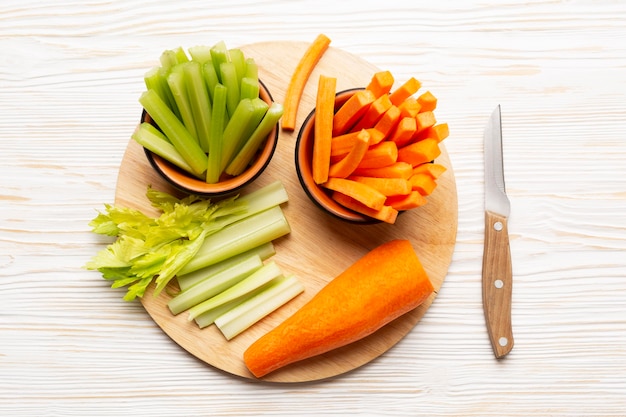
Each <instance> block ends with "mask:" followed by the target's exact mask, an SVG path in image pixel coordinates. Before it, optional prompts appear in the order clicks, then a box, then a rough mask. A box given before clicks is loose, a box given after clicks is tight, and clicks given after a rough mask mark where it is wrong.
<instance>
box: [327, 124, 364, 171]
mask: <svg viewBox="0 0 626 417" xmlns="http://www.w3.org/2000/svg"><path fill="white" fill-rule="evenodd" d="M369 142H370V134H369V133H367V130H365V129H363V130H361V131H360V132H359V134H358V136H357V137H356V140H355V142H354V145H353V146H352V149H351V150H350V152H349V153H348V154H347V155H346V156H345V157H344V158H343V159H341V160H340V161H339V162H336V163H334V164H332V165H331V166H330V169H329V171H328V176H329V177H335V178H346V177H347V176H349V175H350V174H352V172H353V171H354V170H355V169H356V167H357V166H358V165H359V163H360V162H361V160H362V159H363V156H364V155H365V152H366V151H367V149H368V147H369Z"/></svg>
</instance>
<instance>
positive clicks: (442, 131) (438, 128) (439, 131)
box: [413, 123, 450, 142]
mask: <svg viewBox="0 0 626 417" xmlns="http://www.w3.org/2000/svg"><path fill="white" fill-rule="evenodd" d="M449 135H450V129H449V128H448V124H447V123H440V124H438V125H434V126H431V127H429V128H427V129H424V130H422V131H420V132H415V134H414V135H413V141H414V142H417V141H418V140H422V139H426V138H432V139H437V141H438V142H441V141H442V140H444V139H445V138H447V137H448V136H449Z"/></svg>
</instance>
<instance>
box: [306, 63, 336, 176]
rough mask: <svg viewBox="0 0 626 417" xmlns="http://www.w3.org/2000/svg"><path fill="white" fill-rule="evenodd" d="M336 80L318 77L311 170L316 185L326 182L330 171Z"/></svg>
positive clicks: (323, 76)
mask: <svg viewBox="0 0 626 417" xmlns="http://www.w3.org/2000/svg"><path fill="white" fill-rule="evenodd" d="M336 85H337V79H336V78H334V77H327V76H325V75H320V78H319V82H318V87H317V96H316V99H315V101H316V103H315V107H316V110H315V126H314V135H315V136H314V140H313V161H312V167H311V170H312V171H313V180H314V181H315V182H316V183H317V184H321V183H324V182H326V180H327V179H328V170H329V169H330V146H331V141H332V134H333V112H334V111H335V89H336Z"/></svg>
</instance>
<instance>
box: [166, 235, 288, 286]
mask: <svg viewBox="0 0 626 417" xmlns="http://www.w3.org/2000/svg"><path fill="white" fill-rule="evenodd" d="M275 254H276V249H275V248H274V244H273V243H272V242H267V243H264V244H262V245H260V246H257V247H256V248H252V249H250V250H249V251H246V252H244V253H240V254H239V255H235V256H232V257H230V258H228V259H225V260H223V261H221V262H218V263H216V264H213V265H209V266H207V267H206V268H202V269H199V270H197V271H194V272H191V273H189V274H185V275H179V276H177V277H176V279H177V281H178V287H179V288H180V289H181V291H185V290H186V289H188V288H190V287H191V286H193V285H195V284H197V283H198V282H200V281H203V280H205V279H209V278H211V277H212V276H213V275H215V274H217V273H218V272H221V271H223V270H225V269H227V268H230V267H232V266H233V265H236V264H238V263H240V262H241V261H243V260H244V259H246V258H249V257H251V256H253V255H258V256H259V257H260V258H261V260H262V261H265V260H266V259H269V258H270V257H272V256H274V255H275Z"/></svg>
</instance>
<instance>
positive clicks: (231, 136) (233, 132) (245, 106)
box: [220, 87, 255, 171]
mask: <svg viewBox="0 0 626 417" xmlns="http://www.w3.org/2000/svg"><path fill="white" fill-rule="evenodd" d="M226 88H228V87H226ZM226 108H227V109H228V98H227V101H226ZM254 112H255V108H254V104H253V103H252V100H250V99H243V100H241V101H240V102H239V104H238V105H237V108H236V110H235V112H234V113H233V114H232V116H231V117H230V120H228V124H227V125H226V127H225V128H224V136H223V140H222V160H221V163H220V171H224V169H226V167H227V166H228V164H229V163H230V161H231V160H232V158H233V157H234V156H235V152H236V151H237V149H238V148H239V146H240V143H242V141H243V140H244V137H243V135H244V133H245V131H246V128H247V126H248V123H249V122H250V120H251V119H252V117H253V116H254Z"/></svg>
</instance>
